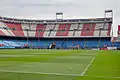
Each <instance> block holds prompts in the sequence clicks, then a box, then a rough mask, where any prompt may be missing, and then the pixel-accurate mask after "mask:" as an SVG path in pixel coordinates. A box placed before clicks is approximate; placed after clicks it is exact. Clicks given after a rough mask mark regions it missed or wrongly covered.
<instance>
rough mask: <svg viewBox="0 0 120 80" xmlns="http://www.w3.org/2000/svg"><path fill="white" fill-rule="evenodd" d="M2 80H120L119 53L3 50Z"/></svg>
mask: <svg viewBox="0 0 120 80" xmlns="http://www.w3.org/2000/svg"><path fill="white" fill-rule="evenodd" d="M0 80H120V51H92V50H90V51H89V50H80V51H78V50H37V49H35V50H32V49H23V50H0Z"/></svg>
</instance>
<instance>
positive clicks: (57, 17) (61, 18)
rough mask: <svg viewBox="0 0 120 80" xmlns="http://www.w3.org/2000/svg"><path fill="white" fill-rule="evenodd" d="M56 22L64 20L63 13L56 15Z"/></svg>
mask: <svg viewBox="0 0 120 80" xmlns="http://www.w3.org/2000/svg"><path fill="white" fill-rule="evenodd" d="M56 20H63V13H62V12H57V13H56Z"/></svg>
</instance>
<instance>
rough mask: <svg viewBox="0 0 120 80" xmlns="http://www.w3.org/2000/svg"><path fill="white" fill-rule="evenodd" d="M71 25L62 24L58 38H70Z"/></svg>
mask: <svg viewBox="0 0 120 80" xmlns="http://www.w3.org/2000/svg"><path fill="white" fill-rule="evenodd" d="M70 26H71V25H70V24H60V25H59V28H58V31H57V33H56V36H68V33H69V30H70Z"/></svg>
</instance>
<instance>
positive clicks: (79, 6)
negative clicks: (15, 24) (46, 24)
mask: <svg viewBox="0 0 120 80" xmlns="http://www.w3.org/2000/svg"><path fill="white" fill-rule="evenodd" d="M119 8H120V0H0V16H6V17H16V18H31V19H55V13H56V12H63V13H64V18H93V17H104V11H105V10H107V9H112V10H113V11H114V23H113V27H114V31H116V30H117V25H118V24H120V9H119ZM114 35H116V33H114Z"/></svg>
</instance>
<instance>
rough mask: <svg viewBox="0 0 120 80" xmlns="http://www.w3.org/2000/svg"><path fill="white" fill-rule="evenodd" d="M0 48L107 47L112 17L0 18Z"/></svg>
mask: <svg viewBox="0 0 120 80" xmlns="http://www.w3.org/2000/svg"><path fill="white" fill-rule="evenodd" d="M0 36H1V37H0V48H42V49H44V48H45V49H46V48H50V47H51V45H54V47H53V48H56V49H71V48H72V49H76V48H77V49H107V47H116V48H119V47H120V43H119V42H112V41H111V39H112V37H113V35H112V18H93V19H63V20H28V19H15V18H6V17H0Z"/></svg>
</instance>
